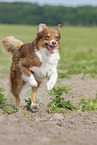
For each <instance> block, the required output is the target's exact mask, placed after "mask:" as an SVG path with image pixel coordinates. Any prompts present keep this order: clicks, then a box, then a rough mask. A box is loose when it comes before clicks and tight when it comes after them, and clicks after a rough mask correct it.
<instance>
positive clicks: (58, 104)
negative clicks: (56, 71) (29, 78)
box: [47, 86, 97, 113]
mask: <svg viewBox="0 0 97 145" xmlns="http://www.w3.org/2000/svg"><path fill="white" fill-rule="evenodd" d="M69 90H70V88H67V87H66V86H62V87H55V88H53V90H52V91H51V92H52V94H53V95H55V97H54V98H50V99H51V101H50V102H49V103H48V105H47V106H48V107H50V112H51V113H70V112H71V111H97V94H96V98H95V99H86V96H85V95H84V96H83V97H82V99H81V100H80V101H79V102H78V103H77V105H73V104H71V102H70V100H68V101H65V100H64V98H63V97H61V95H62V94H63V92H65V93H66V94H70V95H71V96H72V98H73V97H74V95H73V93H70V92H69ZM77 106H79V107H77Z"/></svg>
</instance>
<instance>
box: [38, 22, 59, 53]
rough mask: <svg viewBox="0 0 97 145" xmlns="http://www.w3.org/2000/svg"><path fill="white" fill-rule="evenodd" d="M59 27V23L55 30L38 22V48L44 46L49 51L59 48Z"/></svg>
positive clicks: (52, 51)
mask: <svg viewBox="0 0 97 145" xmlns="http://www.w3.org/2000/svg"><path fill="white" fill-rule="evenodd" d="M60 27H61V24H59V25H58V26H57V28H56V29H55V30H50V29H48V27H47V26H46V24H39V26H38V32H37V47H38V50H41V49H43V48H46V49H47V50H48V51H49V52H50V53H54V51H55V50H59V48H60V43H59V40H60V38H61V35H60Z"/></svg>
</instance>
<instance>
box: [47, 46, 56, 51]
mask: <svg viewBox="0 0 97 145" xmlns="http://www.w3.org/2000/svg"><path fill="white" fill-rule="evenodd" d="M54 48H55V46H51V45H48V49H49V51H50V53H54Z"/></svg>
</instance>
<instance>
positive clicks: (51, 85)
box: [47, 82, 54, 91]
mask: <svg viewBox="0 0 97 145" xmlns="http://www.w3.org/2000/svg"><path fill="white" fill-rule="evenodd" d="M53 87H54V83H53V82H47V90H48V91H50V90H52V89H53Z"/></svg>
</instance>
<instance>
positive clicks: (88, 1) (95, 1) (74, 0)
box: [0, 0, 97, 7]
mask: <svg viewBox="0 0 97 145" xmlns="http://www.w3.org/2000/svg"><path fill="white" fill-rule="evenodd" d="M0 2H32V3H38V4H40V5H44V4H49V5H64V6H73V7H76V6H83V5H91V6H97V0H0Z"/></svg>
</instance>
